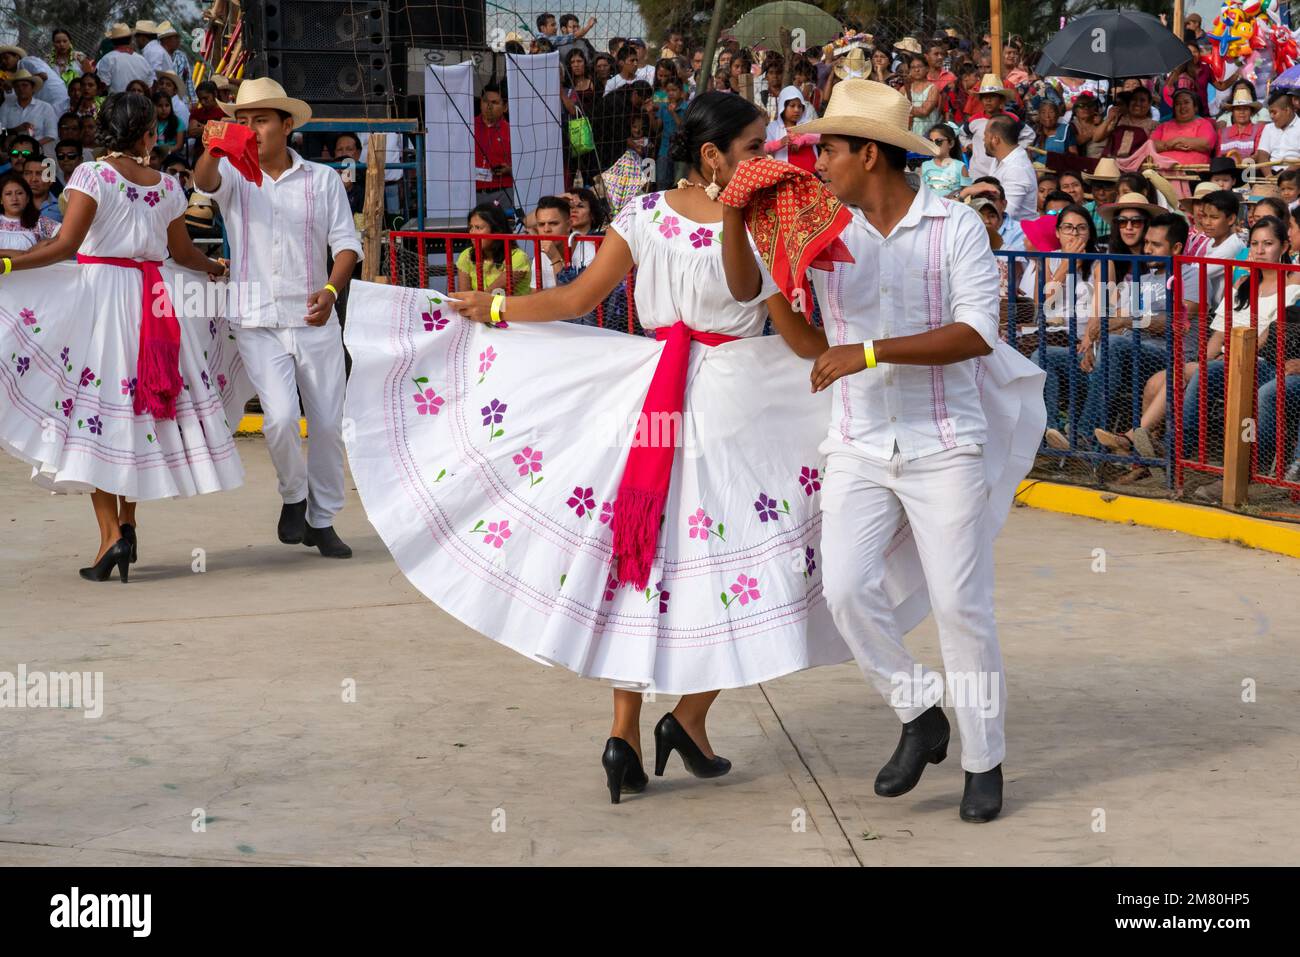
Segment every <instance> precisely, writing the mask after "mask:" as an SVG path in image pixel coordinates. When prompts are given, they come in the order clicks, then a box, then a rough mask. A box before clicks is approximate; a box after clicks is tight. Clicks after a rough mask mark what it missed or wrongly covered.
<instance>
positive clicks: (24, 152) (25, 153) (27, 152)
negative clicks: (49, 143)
mask: <svg viewBox="0 0 1300 957" xmlns="http://www.w3.org/2000/svg"><path fill="white" fill-rule="evenodd" d="M9 155H10V156H31V155H32V150H10V151H9Z"/></svg>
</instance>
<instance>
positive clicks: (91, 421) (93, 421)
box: [86, 415, 104, 435]
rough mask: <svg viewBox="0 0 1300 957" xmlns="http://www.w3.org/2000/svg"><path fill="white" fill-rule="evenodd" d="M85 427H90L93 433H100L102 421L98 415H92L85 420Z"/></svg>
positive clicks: (101, 431) (102, 426) (102, 425)
mask: <svg viewBox="0 0 1300 957" xmlns="http://www.w3.org/2000/svg"><path fill="white" fill-rule="evenodd" d="M86 428H88V429H90V431H91V433H92V434H93V435H102V434H103V432H104V423H103V422H101V421H100V420H99V416H97V415H92V416H91V417H90V418H88V419H87V420H86Z"/></svg>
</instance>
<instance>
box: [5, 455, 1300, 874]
mask: <svg viewBox="0 0 1300 957" xmlns="http://www.w3.org/2000/svg"><path fill="white" fill-rule="evenodd" d="M240 451H241V453H242V454H243V456H244V461H245V464H246V466H247V468H248V472H249V482H248V484H247V485H246V486H245V487H244V488H242V489H240V490H239V491H237V492H234V493H230V494H226V495H220V496H206V497H204V498H201V499H199V500H192V501H181V502H166V503H160V504H157V505H153V506H145V507H143V508H142V510H141V526H140V537H141V561H140V564H139V565H137V566H136V570H135V571H134V572H133V573H132V582H131V584H130V585H128V586H127V587H122V586H121V585H119V584H116V583H114V584H103V585H94V584H90V583H86V582H82V581H81V580H80V579H78V578H77V575H76V569H77V567H78V566H79V565H81V564H83V563H84V560H85V559H86V558H87V555H88V549H89V548H90V546H91V545H92V526H91V522H90V519H91V515H90V505H89V500H87V499H80V498H72V499H69V498H60V497H49V496H45V495H43V494H42V493H40V492H39V491H37V490H36V489H35V488H34V487H33V486H31V485H30V484H29V483H28V482H27V480H26V469H24V468H23V467H22V466H21V465H19V464H18V463H17V462H15V461H14V460H12V459H8V458H3V459H0V528H3V535H0V672H2V671H11V672H16V671H17V667H18V665H19V664H20V663H22V664H25V665H26V666H27V667H28V669H30V670H33V671H35V670H45V671H61V670H71V669H77V670H90V671H102V672H103V673H104V679H105V701H106V703H105V709H104V714H103V716H102V717H101V718H99V719H97V720H86V719H85V718H84V717H83V716H82V714H81V713H80V712H79V711H72V710H58V709H44V710H0V753H3V754H4V756H5V760H4V761H3V762H2V763H0V865H2V864H7V863H27V864H91V865H98V864H141V863H176V864H188V863H231V864H288V863H321V864H380V863H383V864H449V863H472V862H482V863H492V864H506V863H545V864H559V863H564V864H591V863H624V864H636V863H687V864H742V863H749V864H808V865H819V864H822V865H825V864H836V865H850V866H852V865H858V864H864V865H873V864H932V863H943V864H949V863H986V864H988V863H992V864H1013V863H1025V864H1126V865H1129V864H1284V863H1286V864H1295V863H1297V862H1298V860H1300V852H1297V850H1296V848H1297V847H1298V846H1300V840H1297V838H1298V837H1300V827H1297V824H1296V814H1295V809H1296V807H1297V801H1298V800H1300V774H1297V771H1298V770H1300V720H1298V719H1297V714H1298V713H1300V655H1297V648H1296V639H1297V634H1298V633H1300V628H1298V627H1297V618H1300V595H1298V591H1297V587H1296V582H1297V571H1298V570H1300V568H1298V566H1297V564H1296V563H1295V562H1294V561H1293V560H1291V559H1285V558H1280V557H1278V556H1274V555H1270V554H1267V553H1262V552H1251V551H1246V550H1244V549H1240V548H1237V547H1235V546H1232V545H1226V544H1219V543H1214V542H1206V541H1201V540H1198V539H1193V538H1187V537H1183V536H1179V535H1177V534H1174V533H1167V532H1155V531H1150V530H1146V529H1139V528H1130V527H1120V526H1112V525H1105V524H1102V523H1099V522H1093V521H1090V520H1087V519H1075V518H1070V517H1065V516H1059V515H1053V514H1050V513H1046V512H1038V511H1034V510H1031V509H1017V510H1015V511H1014V512H1013V514H1012V515H1011V517H1010V520H1009V522H1008V525H1007V529H1006V531H1005V532H1004V533H1003V535H1002V537H1001V539H1000V543H999V549H998V562H999V564H998V573H999V584H998V607H999V615H1000V620H1001V624H1002V639H1003V647H1004V651H1005V655H1006V659H1007V661H1008V666H1009V669H1010V676H1011V682H1012V684H1011V688H1010V691H1011V701H1010V705H1009V710H1008V738H1009V741H1010V745H1011V756H1010V758H1009V759H1008V762H1007V766H1006V770H1007V779H1008V780H1007V798H1008V799H1007V807H1006V811H1005V812H1004V816H1003V817H1002V818H1001V819H1000V820H999V821H997V822H995V823H993V824H990V825H985V826H975V825H969V824H963V823H962V822H961V821H959V820H958V818H957V802H958V799H959V797H960V794H961V783H962V774H961V769H960V767H959V765H958V762H957V760H955V756H956V754H955V752H956V749H955V748H954V749H953V754H952V755H951V756H950V758H949V760H948V761H947V762H945V763H944V764H942V765H939V766H937V767H933V768H931V769H930V770H929V771H927V773H926V775H925V778H924V779H923V780H922V782H921V784H920V786H919V787H918V788H917V789H916V790H915V791H913V792H912V793H911V794H909V795H907V796H905V797H902V798H899V799H895V800H892V801H891V800H884V799H880V798H877V797H875V796H874V795H873V794H872V791H871V782H872V779H873V777H874V774H875V771H876V769H877V768H878V767H879V765H880V763H881V762H882V761H883V760H884V759H885V758H886V757H887V756H888V755H889V753H890V751H891V750H892V747H893V744H894V740H895V737H896V734H897V725H896V724H895V722H894V719H893V718H892V715H891V714H890V712H889V711H888V710H887V709H886V708H885V707H884V705H883V703H882V702H881V701H880V700H879V699H878V698H877V697H875V696H874V694H872V693H870V692H869V691H868V689H867V687H866V686H865V684H864V683H863V681H862V679H861V678H860V676H859V674H858V672H857V670H856V668H855V667H854V666H852V665H843V666H839V667H836V668H824V669H820V670H816V671H812V672H807V673H804V674H801V675H794V676H791V677H788V678H783V679H781V680H779V681H775V682H772V683H770V684H767V685H763V686H760V687H755V688H750V689H746V690H743V691H737V692H730V693H727V694H724V695H723V696H722V697H721V698H720V699H719V702H718V704H717V705H716V706H715V709H714V712H713V715H714V717H713V719H712V722H711V732H710V733H711V737H712V740H713V742H714V744H715V746H716V747H717V748H718V750H719V751H720V752H721V753H723V754H726V755H727V756H729V757H730V758H731V759H732V760H733V761H734V762H735V770H734V771H733V773H732V774H731V775H730V776H728V777H726V778H723V779H720V780H717V781H705V782H700V781H696V780H694V779H692V778H689V777H687V776H686V775H685V773H684V772H683V771H682V770H681V767H680V765H679V764H678V763H677V761H676V759H675V758H674V760H673V764H672V765H670V770H669V774H668V776H666V777H664V778H662V779H652V784H651V787H650V788H649V789H648V790H647V791H646V793H645V794H644V795H642V796H640V797H635V796H633V797H628V798H627V799H625V801H624V803H623V804H622V805H620V806H618V807H613V806H611V805H610V804H609V800H608V797H607V795H606V793H605V791H604V786H603V776H602V772H601V770H600V767H599V764H598V760H599V754H600V750H601V748H602V746H603V743H604V740H605V737H606V735H607V734H608V729H609V718H608V697H609V696H608V692H607V691H606V690H605V688H604V687H603V686H601V685H599V684H597V683H593V682H586V681H582V680H580V679H577V678H575V677H573V676H571V675H570V674H568V673H567V672H563V671H559V670H552V669H546V668H542V667H540V666H537V665H534V664H532V663H530V662H528V661H526V660H524V659H523V658H521V657H519V656H517V655H516V654H514V653H513V652H511V651H509V650H506V649H504V648H502V647H500V646H498V645H496V644H494V643H492V642H490V641H488V640H486V639H484V638H481V637H479V636H476V635H475V634H473V633H471V632H469V631H467V630H466V629H465V628H464V627H462V626H461V625H459V624H458V623H457V622H456V621H454V620H453V619H451V618H450V617H449V616H447V615H444V614H442V613H441V612H440V611H438V610H437V609H436V608H435V607H433V606H432V605H430V604H429V603H428V602H426V601H425V600H424V599H423V598H422V597H421V596H419V595H418V594H417V593H416V592H415V590H414V589H413V588H411V587H410V585H408V584H407V582H406V580H405V579H404V578H403V577H402V576H401V574H400V573H399V572H398V571H397V568H396V567H395V565H394V564H393V562H392V561H391V559H390V558H389V556H388V554H387V552H386V551H385V550H384V547H383V545H382V544H381V543H380V542H379V540H378V538H377V537H376V535H375V534H374V532H373V531H372V530H371V529H370V526H369V525H368V524H367V523H366V520H365V516H364V514H363V513H362V510H361V508H360V506H359V504H358V503H357V500H356V495H355V492H353V493H352V494H351V498H350V500H349V505H348V508H347V509H346V510H345V511H344V513H343V514H342V516H341V517H340V520H339V522H338V527H339V530H340V532H341V534H342V535H343V536H344V537H345V538H346V539H347V540H349V541H350V542H351V543H352V544H353V546H354V548H355V549H356V552H357V555H356V558H355V559H354V560H353V561H351V562H331V561H326V560H325V559H322V558H319V557H318V556H316V553H315V552H314V551H308V550H307V549H305V548H302V547H292V546H285V545H281V544H279V543H278V542H276V541H275V533H274V523H275V519H276V517H277V515H278V510H279V502H278V501H277V498H276V494H275V482H274V476H273V474H272V471H271V469H270V466H269V463H268V460H267V457H266V454H265V450H264V448H263V447H262V444H261V441H260V440H258V439H246V440H241V449H240ZM196 548H201V549H204V550H205V552H206V567H207V570H206V573H204V574H195V573H193V572H192V571H191V563H192V561H193V558H192V555H193V550H194V549H196ZM1094 549H1104V557H1105V562H1106V570H1105V572H1104V573H1097V572H1094V571H1093V570H1092V568H1093V565H1094V562H1095V561H1096V558H1095V556H1094ZM913 641H914V646H915V647H916V648H917V649H919V651H920V652H921V654H922V655H923V656H924V657H925V659H926V660H928V661H930V662H932V663H933V662H937V660H938V659H937V651H936V642H935V639H934V633H933V630H932V627H931V626H930V625H929V624H928V623H927V625H926V626H923V628H922V629H921V630H920V631H919V632H918V633H917V635H915V636H914V639H913ZM349 679H351V680H354V681H355V683H356V689H357V690H356V702H355V703H344V702H343V700H342V697H343V695H342V685H343V683H344V682H345V681H348V680H349ZM1248 680H1250V681H1253V682H1255V683H1256V685H1255V687H1256V694H1257V701H1256V702H1254V703H1245V702H1243V700H1242V696H1243V692H1242V686H1243V682H1245V681H1248ZM666 709H667V703H665V702H663V701H662V700H661V701H660V702H656V703H652V704H648V705H647V706H646V710H645V722H644V732H645V734H646V736H647V739H648V738H649V730H650V727H651V726H652V724H653V722H654V721H655V720H657V718H658V715H659V713H660V712H661V711H663V710H666ZM196 809H198V810H196ZM196 814H197V815H199V816H202V817H204V818H206V819H208V820H207V823H206V830H205V831H203V832H201V833H195V831H194V829H193V827H192V822H193V821H194V820H195V815H196ZM1103 815H1104V820H1103ZM800 821H803V822H805V824H806V826H805V827H803V828H798V827H796V826H795V825H797V824H798V823H799V822H800ZM1103 826H1104V829H1102V828H1103Z"/></svg>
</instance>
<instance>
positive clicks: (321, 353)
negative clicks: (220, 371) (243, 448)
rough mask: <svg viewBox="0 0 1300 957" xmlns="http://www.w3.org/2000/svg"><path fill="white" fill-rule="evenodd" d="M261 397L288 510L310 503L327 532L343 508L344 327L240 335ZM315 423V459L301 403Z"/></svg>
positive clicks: (253, 330)
mask: <svg viewBox="0 0 1300 957" xmlns="http://www.w3.org/2000/svg"><path fill="white" fill-rule="evenodd" d="M236 341H237V342H238V343H239V355H240V358H242V359H243V360H244V367H245V368H246V369H247V370H248V378H249V381H251V382H252V384H253V388H255V389H256V390H257V397H258V401H259V402H260V403H261V405H262V412H263V415H264V422H263V425H262V434H263V435H264V436H265V437H266V447H267V449H268V450H269V451H270V453H271V461H272V462H273V463H274V464H275V472H276V475H277V476H278V477H279V480H280V498H281V499H282V500H283V501H284V502H285V503H286V504H289V503H293V502H301V501H302V500H303V499H306V500H307V524H308V525H310V526H312V527H313V528H324V527H325V526H327V525H331V524H333V522H334V516H335V515H336V514H337V513H338V512H339V510H340V509H342V508H343V496H344V477H343V393H344V387H345V385H346V376H345V373H344V367H343V337H342V333H341V331H340V329H339V326H338V324H337V323H335V322H330V323H328V324H326V325H323V326H292V327H288V328H267V327H250V328H244V329H240V330H239V331H238V332H237V333H236ZM300 395H301V396H302V410H303V412H304V413H305V414H306V416H307V436H308V439H307V457H306V460H305V461H304V460H303V454H302V433H301V432H300V431H299V427H298V397H299V396H300Z"/></svg>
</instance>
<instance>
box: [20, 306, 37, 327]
mask: <svg viewBox="0 0 1300 957" xmlns="http://www.w3.org/2000/svg"><path fill="white" fill-rule="evenodd" d="M18 315H20V316H22V317H23V325H24V326H34V325H36V313H34V312H32V311H31V310H30V309H23V310H20V311H19V313H18Z"/></svg>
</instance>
